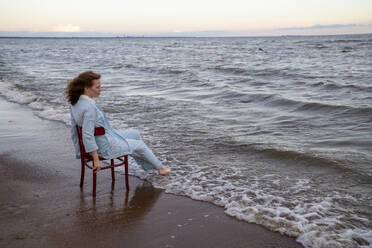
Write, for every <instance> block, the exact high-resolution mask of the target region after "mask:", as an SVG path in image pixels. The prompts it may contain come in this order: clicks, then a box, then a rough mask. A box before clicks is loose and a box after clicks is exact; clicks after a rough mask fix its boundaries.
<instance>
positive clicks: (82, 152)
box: [76, 125, 106, 158]
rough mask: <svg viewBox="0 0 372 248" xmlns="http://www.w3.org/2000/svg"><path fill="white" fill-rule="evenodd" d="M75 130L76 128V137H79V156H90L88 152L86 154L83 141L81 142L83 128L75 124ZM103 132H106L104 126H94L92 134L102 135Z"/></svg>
mask: <svg viewBox="0 0 372 248" xmlns="http://www.w3.org/2000/svg"><path fill="white" fill-rule="evenodd" d="M76 130H77V134H78V139H79V147H80V156H81V158H84V157H87V156H90V155H89V154H87V153H86V152H85V147H84V143H83V128H82V127H81V126H78V125H76ZM105 133H106V132H105V128H104V127H96V128H94V136H100V135H104V134H105Z"/></svg>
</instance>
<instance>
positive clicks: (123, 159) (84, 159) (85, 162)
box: [76, 126, 129, 197]
mask: <svg viewBox="0 0 372 248" xmlns="http://www.w3.org/2000/svg"><path fill="white" fill-rule="evenodd" d="M76 129H77V133H78V138H79V147H80V159H81V178H80V187H83V184H84V175H85V167H88V168H89V169H91V170H92V172H93V197H95V196H96V184H97V171H93V167H94V161H93V157H92V156H91V155H90V154H89V153H87V152H85V148H84V144H83V138H82V128H81V127H80V126H76ZM104 134H105V128H104V127H96V128H95V130H94V136H100V135H104ZM115 159H117V160H119V162H117V163H116V164H115ZM115 159H110V160H111V161H110V162H111V163H110V165H108V166H101V170H105V169H110V168H111V177H112V181H115V172H114V168H115V167H118V166H122V165H124V166H125V186H126V188H127V190H129V178H128V155H123V156H120V157H117V158H115ZM99 160H100V161H102V160H108V159H105V158H102V157H99ZM89 163H91V164H89Z"/></svg>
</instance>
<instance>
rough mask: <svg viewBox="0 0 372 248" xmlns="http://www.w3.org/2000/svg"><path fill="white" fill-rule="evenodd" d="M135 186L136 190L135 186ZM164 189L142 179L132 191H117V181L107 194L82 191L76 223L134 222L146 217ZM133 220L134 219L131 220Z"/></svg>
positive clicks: (78, 224) (83, 224)
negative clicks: (94, 195) (94, 196)
mask: <svg viewBox="0 0 372 248" xmlns="http://www.w3.org/2000/svg"><path fill="white" fill-rule="evenodd" d="M134 187H135V190H133V188H134ZM161 193H162V190H161V189H156V188H154V187H153V186H152V185H151V184H150V183H149V182H146V181H142V182H139V183H138V184H136V185H133V186H132V185H131V190H130V191H125V192H123V191H121V190H120V191H118V190H116V192H115V183H114V182H113V183H112V184H111V192H110V194H109V197H107V196H108V195H107V194H104V195H97V197H96V198H92V197H91V192H90V191H89V192H88V191H87V192H84V190H83V189H82V190H81V192H80V201H79V205H78V207H77V210H76V224H77V226H80V225H81V226H82V227H84V226H85V224H86V223H87V222H93V221H94V222H95V221H97V222H99V223H100V224H102V223H123V224H126V223H128V222H132V221H133V222H134V221H137V220H139V219H140V218H142V217H144V216H145V215H146V214H147V213H148V212H149V211H150V210H151V209H152V207H153V206H154V204H155V203H156V201H157V200H158V198H159V196H160V195H161ZM131 220H132V221H131Z"/></svg>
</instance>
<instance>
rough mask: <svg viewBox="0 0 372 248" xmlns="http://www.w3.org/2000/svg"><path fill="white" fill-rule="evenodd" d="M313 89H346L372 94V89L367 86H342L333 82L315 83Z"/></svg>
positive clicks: (312, 85)
mask: <svg viewBox="0 0 372 248" xmlns="http://www.w3.org/2000/svg"><path fill="white" fill-rule="evenodd" d="M310 86H311V87H314V88H319V87H320V88H322V89H325V90H344V89H352V90H355V91H360V92H371V93H372V87H366V86H361V85H355V84H346V85H341V84H337V83H331V82H317V83H313V84H311V85H310Z"/></svg>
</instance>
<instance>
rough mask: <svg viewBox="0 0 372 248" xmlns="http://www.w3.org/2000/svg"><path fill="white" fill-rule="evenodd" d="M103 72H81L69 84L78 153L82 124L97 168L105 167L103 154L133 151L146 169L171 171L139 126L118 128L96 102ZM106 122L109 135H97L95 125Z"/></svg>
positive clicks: (73, 135) (119, 154) (101, 124)
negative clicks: (140, 132) (153, 150)
mask: <svg viewBox="0 0 372 248" xmlns="http://www.w3.org/2000/svg"><path fill="white" fill-rule="evenodd" d="M100 78H101V75H99V74H97V73H94V72H92V71H87V72H83V73H81V74H80V75H79V76H77V77H76V78H74V79H73V80H71V81H70V82H69V83H68V85H67V88H66V98H67V100H68V101H69V102H70V103H71V109H70V114H71V136H72V141H73V143H74V147H75V151H76V157H77V158H79V157H80V149H79V144H78V137H77V131H76V127H75V126H76V125H79V126H81V127H82V136H83V143H84V147H85V150H86V152H88V153H90V154H91V155H92V157H93V160H94V167H93V170H94V171H99V170H100V169H101V163H100V161H99V156H101V157H104V158H106V159H112V158H116V157H119V156H121V155H123V154H129V155H131V156H132V157H133V158H134V160H135V161H136V162H137V164H139V165H141V166H142V168H143V169H144V170H150V169H156V170H158V171H159V174H160V175H165V174H168V173H170V171H171V170H170V169H169V168H167V167H165V166H163V165H162V163H161V162H160V161H159V160H158V159H157V158H156V157H155V155H154V154H153V153H152V151H151V150H150V149H149V148H148V147H147V146H146V144H145V143H144V142H143V141H142V139H141V136H140V134H139V133H138V131H136V130H114V129H113V128H112V127H111V125H110V123H109V122H108V120H107V118H106V115H105V113H104V112H103V111H102V110H101V109H100V108H99V107H98V106H97V105H96V104H95V101H94V100H93V98H94V97H98V96H99V94H100V93H101V80H100ZM99 126H102V127H104V128H105V135H101V136H94V128H95V127H99Z"/></svg>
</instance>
